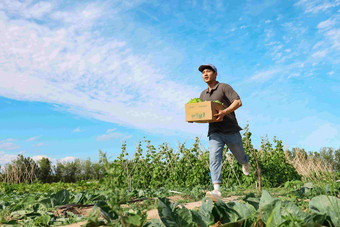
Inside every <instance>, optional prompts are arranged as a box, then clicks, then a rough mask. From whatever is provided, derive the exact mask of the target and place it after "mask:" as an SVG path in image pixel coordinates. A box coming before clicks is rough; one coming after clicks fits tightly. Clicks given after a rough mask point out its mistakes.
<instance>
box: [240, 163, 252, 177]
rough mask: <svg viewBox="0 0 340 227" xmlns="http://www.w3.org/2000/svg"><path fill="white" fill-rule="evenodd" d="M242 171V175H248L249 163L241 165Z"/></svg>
mask: <svg viewBox="0 0 340 227" xmlns="http://www.w3.org/2000/svg"><path fill="white" fill-rule="evenodd" d="M242 171H243V174H244V175H249V173H250V162H248V163H246V164H242Z"/></svg>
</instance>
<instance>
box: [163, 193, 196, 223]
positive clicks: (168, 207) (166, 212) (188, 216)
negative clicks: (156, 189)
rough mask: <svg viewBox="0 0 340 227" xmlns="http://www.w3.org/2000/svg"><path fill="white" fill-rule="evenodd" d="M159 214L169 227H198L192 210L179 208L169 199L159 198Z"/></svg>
mask: <svg viewBox="0 0 340 227" xmlns="http://www.w3.org/2000/svg"><path fill="white" fill-rule="evenodd" d="M158 214H159V217H160V219H161V220H162V222H163V223H164V225H166V226H167V227H186V226H197V224H196V225H195V223H193V214H192V212H191V211H190V210H188V209H186V208H179V207H177V204H173V203H171V202H170V200H169V199H168V198H158Z"/></svg>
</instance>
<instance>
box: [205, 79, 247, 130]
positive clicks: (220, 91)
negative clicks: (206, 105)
mask: <svg viewBox="0 0 340 227" xmlns="http://www.w3.org/2000/svg"><path fill="white" fill-rule="evenodd" d="M200 98H201V99H202V100H203V101H214V100H218V101H220V102H222V103H223V106H224V108H228V107H229V106H230V105H231V103H233V102H234V101H235V100H236V99H240V96H239V95H238V94H237V93H236V91H234V89H233V88H232V87H231V86H230V85H228V84H224V83H219V82H218V81H216V85H215V86H214V87H213V88H212V89H211V91H210V92H209V88H207V89H205V90H204V91H202V93H201V95H200ZM240 130H242V128H241V127H240V126H239V125H238V123H237V119H236V115H235V112H231V113H229V114H227V115H225V116H224V118H223V121H221V122H214V123H209V131H208V136H210V135H211V134H212V133H222V134H232V133H236V132H239V131H240Z"/></svg>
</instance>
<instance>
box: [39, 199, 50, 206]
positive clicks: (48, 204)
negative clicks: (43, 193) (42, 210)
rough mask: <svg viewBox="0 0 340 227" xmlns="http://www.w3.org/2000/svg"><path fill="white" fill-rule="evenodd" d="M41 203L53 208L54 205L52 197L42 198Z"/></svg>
mask: <svg viewBox="0 0 340 227" xmlns="http://www.w3.org/2000/svg"><path fill="white" fill-rule="evenodd" d="M39 203H40V204H41V205H43V206H45V207H46V208H51V207H53V204H52V201H51V199H50V198H47V199H43V200H40V201H39Z"/></svg>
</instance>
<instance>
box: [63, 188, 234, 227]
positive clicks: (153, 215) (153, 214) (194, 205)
mask: <svg viewBox="0 0 340 227" xmlns="http://www.w3.org/2000/svg"><path fill="white" fill-rule="evenodd" d="M169 199H170V201H172V202H176V201H179V200H183V197H182V196H180V195H175V196H171V197H169ZM239 199H240V196H229V197H226V198H223V199H222V201H223V202H225V203H227V202H231V201H238V200H239ZM201 203H202V201H197V202H191V203H184V204H183V205H184V206H185V207H186V208H188V209H190V210H193V209H198V208H199V207H200V206H201ZM91 210H92V207H81V208H74V209H73V208H72V209H68V211H70V212H73V213H75V214H80V215H84V216H88V215H89V214H90V212H91ZM57 212H59V213H60V214H62V212H63V211H62V210H61V211H58V210H57ZM59 213H58V214H59ZM147 214H148V220H151V219H158V218H159V216H158V210H157V209H153V210H149V211H147ZM84 224H86V221H82V222H78V223H74V224H70V225H65V226H68V227H80V226H82V225H84Z"/></svg>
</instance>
